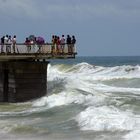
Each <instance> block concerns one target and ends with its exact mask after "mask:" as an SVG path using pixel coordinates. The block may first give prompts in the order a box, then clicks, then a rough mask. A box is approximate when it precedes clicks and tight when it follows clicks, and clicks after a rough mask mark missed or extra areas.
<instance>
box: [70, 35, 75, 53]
mask: <svg viewBox="0 0 140 140" xmlns="http://www.w3.org/2000/svg"><path fill="white" fill-rule="evenodd" d="M75 43H76V39H75V36H74V35H73V36H72V40H71V47H72V48H71V49H72V53H74V52H75V50H74V49H75Z"/></svg>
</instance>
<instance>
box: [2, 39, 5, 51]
mask: <svg viewBox="0 0 140 140" xmlns="http://www.w3.org/2000/svg"><path fill="white" fill-rule="evenodd" d="M4 38H5V36H3V37H2V38H1V53H4Z"/></svg>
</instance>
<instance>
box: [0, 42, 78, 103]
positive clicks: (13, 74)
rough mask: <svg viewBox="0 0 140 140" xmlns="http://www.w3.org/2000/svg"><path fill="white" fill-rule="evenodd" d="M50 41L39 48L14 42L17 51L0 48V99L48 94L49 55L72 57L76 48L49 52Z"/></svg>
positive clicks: (50, 50)
mask: <svg viewBox="0 0 140 140" xmlns="http://www.w3.org/2000/svg"><path fill="white" fill-rule="evenodd" d="M51 46H52V44H44V45H42V47H41V49H40V50H39V51H38V46H37V45H33V46H32V48H31V51H30V52H27V46H26V45H24V44H17V46H16V47H17V48H18V52H16V53H14V52H12V51H11V52H10V53H8V52H6V51H4V52H0V102H13V103H15V102H25V101H29V100H33V99H37V98H39V97H42V96H44V95H46V94H47V66H48V63H49V61H48V60H49V59H70V58H75V55H76V54H77V53H76V49H75V48H73V52H68V48H67V47H68V45H67V44H66V45H65V49H64V52H63V53H62V52H61V51H54V52H52V48H51Z"/></svg>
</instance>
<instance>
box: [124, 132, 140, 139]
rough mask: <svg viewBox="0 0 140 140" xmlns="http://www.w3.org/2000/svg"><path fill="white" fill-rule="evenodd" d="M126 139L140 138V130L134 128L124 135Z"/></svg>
mask: <svg viewBox="0 0 140 140" xmlns="http://www.w3.org/2000/svg"><path fill="white" fill-rule="evenodd" d="M123 139H126V140H140V130H133V131H131V132H130V133H128V134H127V135H125V136H124V137H123Z"/></svg>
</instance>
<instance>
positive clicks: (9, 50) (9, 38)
mask: <svg viewBox="0 0 140 140" xmlns="http://www.w3.org/2000/svg"><path fill="white" fill-rule="evenodd" d="M11 46H12V39H11V36H8V40H7V48H6V49H7V53H11Z"/></svg>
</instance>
